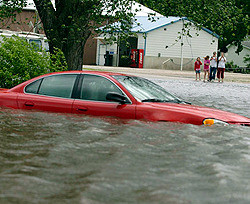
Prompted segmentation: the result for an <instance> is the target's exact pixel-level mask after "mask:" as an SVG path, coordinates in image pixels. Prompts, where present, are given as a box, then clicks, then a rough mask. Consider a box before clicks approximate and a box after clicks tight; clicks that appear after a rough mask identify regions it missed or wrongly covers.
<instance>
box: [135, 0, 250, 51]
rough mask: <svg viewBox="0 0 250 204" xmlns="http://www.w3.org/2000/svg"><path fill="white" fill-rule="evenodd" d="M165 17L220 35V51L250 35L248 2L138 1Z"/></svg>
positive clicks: (200, 0)
mask: <svg viewBox="0 0 250 204" xmlns="http://www.w3.org/2000/svg"><path fill="white" fill-rule="evenodd" d="M137 1H138V2H140V3H142V4H144V5H145V6H148V7H149V8H151V9H154V10H156V11H158V12H159V13H161V14H162V15H165V16H181V17H187V18H188V19H190V20H192V21H193V22H196V23H197V25H200V26H204V27H205V28H208V29H210V30H211V31H213V32H214V33H216V34H218V35H220V36H221V37H222V38H220V41H219V48H225V47H226V46H227V45H228V44H231V43H233V44H234V45H236V46H237V47H238V50H237V53H239V52H240V51H241V50H242V45H241V42H242V41H243V40H244V37H245V36H246V35H247V34H248V33H249V1H246V0H227V1H222V0H137Z"/></svg>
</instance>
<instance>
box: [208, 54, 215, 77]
mask: <svg viewBox="0 0 250 204" xmlns="http://www.w3.org/2000/svg"><path fill="white" fill-rule="evenodd" d="M216 70H217V57H216V52H213V56H212V57H211V58H210V75H209V81H212V80H215V75H216Z"/></svg>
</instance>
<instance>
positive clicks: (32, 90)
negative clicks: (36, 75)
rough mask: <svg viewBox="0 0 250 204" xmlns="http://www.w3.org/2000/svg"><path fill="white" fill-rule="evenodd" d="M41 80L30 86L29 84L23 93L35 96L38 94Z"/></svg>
mask: <svg viewBox="0 0 250 204" xmlns="http://www.w3.org/2000/svg"><path fill="white" fill-rule="evenodd" d="M41 81H42V79H39V80H37V81H34V82H32V83H31V84H29V85H28V86H26V87H25V92H26V93H33V94H37V92H38V88H39V86H40V84H41Z"/></svg>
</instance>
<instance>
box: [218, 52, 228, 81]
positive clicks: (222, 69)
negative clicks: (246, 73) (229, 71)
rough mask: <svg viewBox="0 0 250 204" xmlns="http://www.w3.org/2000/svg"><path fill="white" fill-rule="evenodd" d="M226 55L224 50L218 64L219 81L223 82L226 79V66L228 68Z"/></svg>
mask: <svg viewBox="0 0 250 204" xmlns="http://www.w3.org/2000/svg"><path fill="white" fill-rule="evenodd" d="M226 61H227V59H226V57H225V56H224V52H222V53H221V56H220V57H219V64H218V71H217V78H218V82H220V79H221V82H223V79H224V72H225V68H226Z"/></svg>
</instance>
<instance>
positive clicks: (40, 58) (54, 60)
mask: <svg viewBox="0 0 250 204" xmlns="http://www.w3.org/2000/svg"><path fill="white" fill-rule="evenodd" d="M0 62H1V63H0V87H1V88H11V87H13V86H16V85H17V84H20V83H22V82H24V81H27V80H29V79H31V78H34V77H36V76H39V75H42V74H46V73H50V72H54V71H63V70H67V64H66V61H65V58H64V55H63V53H62V51H60V50H56V52H55V54H54V55H50V54H49V53H46V52H45V51H44V50H39V49H38V48H37V45H35V44H31V45H30V44H29V43H28V42H27V41H26V40H25V39H21V38H19V37H16V36H15V37H14V36H13V37H12V38H6V37H4V36H3V40H2V42H1V43H0Z"/></svg>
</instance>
